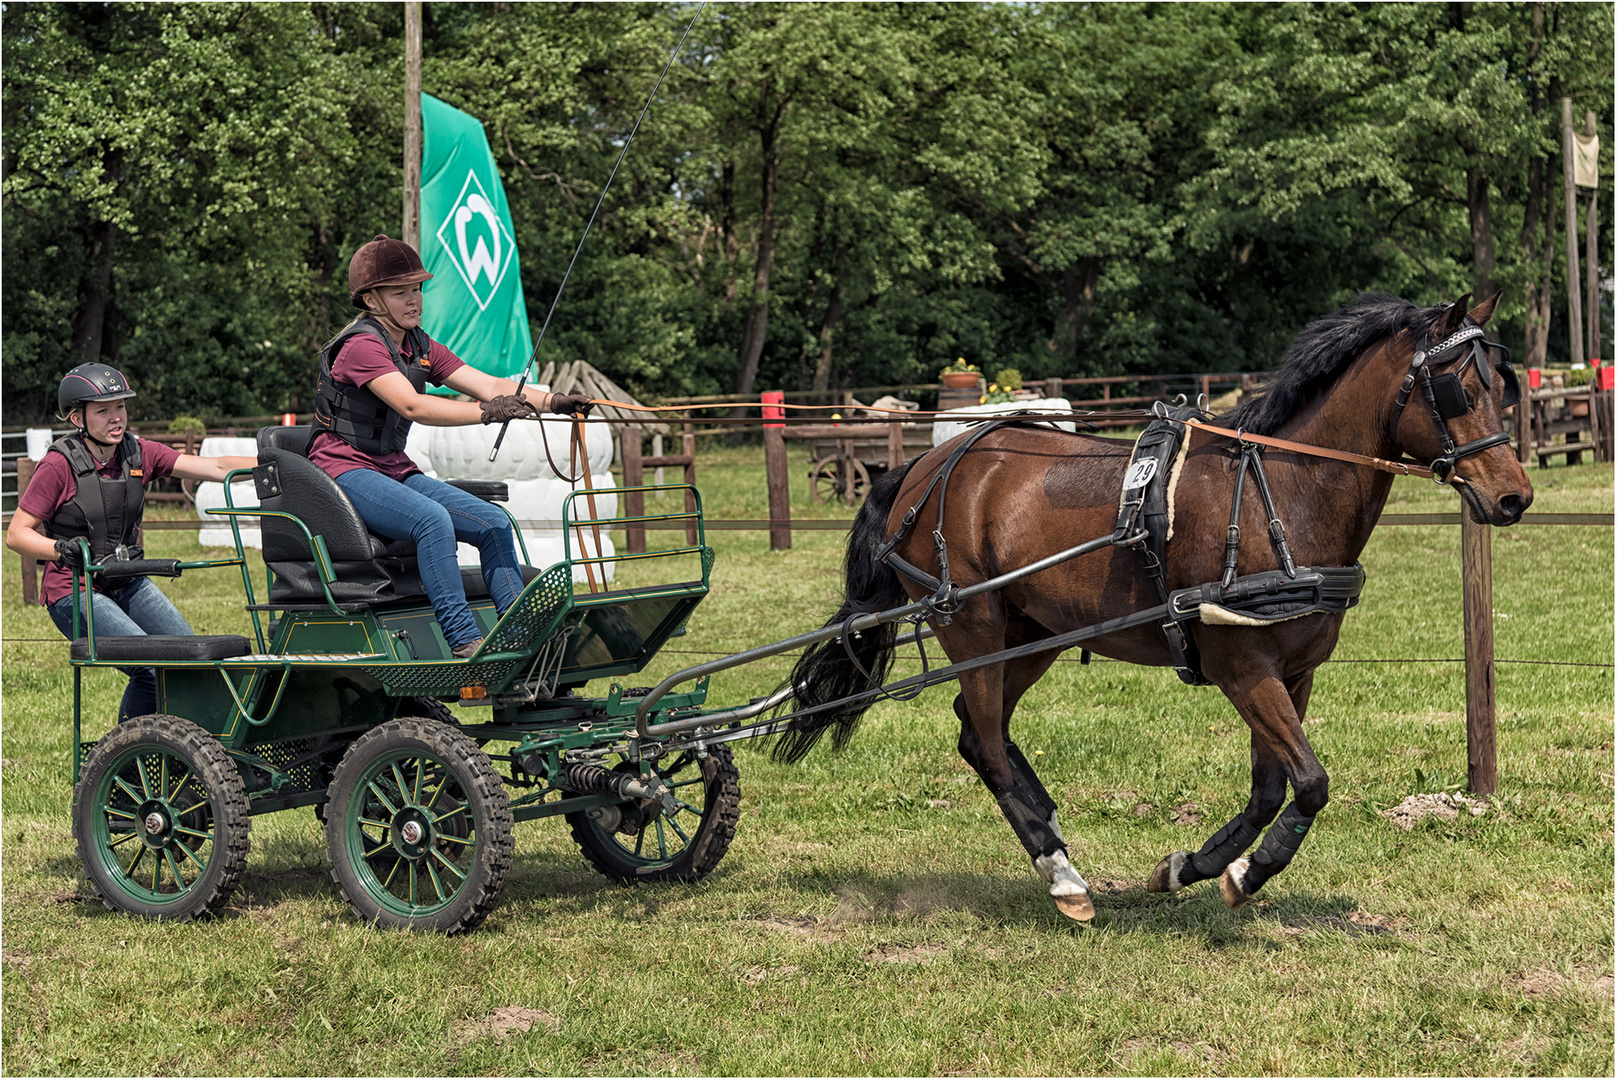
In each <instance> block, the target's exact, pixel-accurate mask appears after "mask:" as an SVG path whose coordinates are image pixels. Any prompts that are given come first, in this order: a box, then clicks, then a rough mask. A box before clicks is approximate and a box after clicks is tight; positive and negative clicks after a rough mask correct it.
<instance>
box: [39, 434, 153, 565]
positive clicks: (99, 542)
mask: <svg viewBox="0 0 1617 1080" xmlns="http://www.w3.org/2000/svg"><path fill="white" fill-rule="evenodd" d="M50 449H51V450H54V451H55V452H56V453H58V454H61V455H62V456H63V457H64V458H66V459H67V464H68V468H70V469H72V470H73V497H72V498H71V499H69V500H68V501H67V502H65V503H63V504H62V505H61V506H60V507H58V508H57V510H56V513H54V514H52V515H51V518H50V520H49V521H46V522H44V523H43V524H44V526H45V535H46V536H48V537H50V538H51V539H52V540H63V539H76V538H78V537H81V536H82V537H86V538H87V539H88V540H89V541H90V557H91V559H93V560H95V561H96V562H104V561H106V560H107V559H109V558H110V559H119V560H123V559H138V558H141V557H142V556H143V555H144V554H145V552H144V551H143V550H142V549H141V546H140V543H139V540H140V524H141V516H142V514H143V512H144V510H145V505H146V488H145V481H144V478H145V469H144V468H143V466H142V464H141V459H140V441H139V440H138V439H136V438H135V436H134V435H132V434H130V433H128V432H125V433H124V437H123V440H122V441H121V442H120V443H119V444H118V449H117V451H116V453H117V454H118V457H119V465H120V467H121V468H120V472H119V475H118V477H117V478H116V479H113V480H108V479H106V478H104V477H103V476H101V474H100V472H99V471H98V469H99V466H98V465H97V463H96V460H95V458H94V457H92V456H91V454H90V451H89V448H88V447H86V446H85V445H84V437H83V436H82V435H64V436H62V438H60V439H57V440H56V441H55V442H53V443H51V445H50ZM103 584H106V583H105V582H103Z"/></svg>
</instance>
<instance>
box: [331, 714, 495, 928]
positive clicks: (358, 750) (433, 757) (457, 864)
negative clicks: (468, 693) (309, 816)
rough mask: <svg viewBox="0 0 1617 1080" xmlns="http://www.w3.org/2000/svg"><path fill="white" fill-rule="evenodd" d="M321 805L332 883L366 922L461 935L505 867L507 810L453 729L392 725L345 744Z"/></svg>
mask: <svg viewBox="0 0 1617 1080" xmlns="http://www.w3.org/2000/svg"><path fill="white" fill-rule="evenodd" d="M329 796H330V797H329V799H328V801H327V803H326V819H327V820H326V844H327V847H328V848H329V849H330V851H331V863H332V872H331V876H332V878H333V879H334V880H335V881H336V882H337V884H338V885H339V886H340V887H341V888H342V894H343V896H344V897H345V898H346V899H347V900H348V902H349V903H350V904H352V905H353V908H354V910H355V911H356V912H358V913H359V916H360V917H361V918H362V919H364V920H365V921H367V922H374V923H377V924H378V925H381V926H386V927H394V928H400V929H406V930H436V931H441V932H442V933H446V934H455V933H459V932H460V931H462V930H470V929H471V928H472V927H474V926H476V925H477V924H478V923H480V922H482V921H483V919H484V918H485V917H486V916H487V915H488V913H489V912H490V911H491V910H492V909H493V907H494V905H495V903H496V902H497V901H498V900H499V896H500V889H501V888H502V887H503V886H504V884H505V875H506V872H507V871H508V870H509V869H510V868H511V853H512V849H513V846H514V845H513V841H512V838H511V805H510V802H509V800H508V799H507V798H506V794H505V789H504V787H502V786H501V784H500V777H499V774H498V773H496V772H495V771H494V766H493V765H492V764H491V763H490V762H489V759H488V755H486V754H484V753H483V751H482V750H480V749H479V748H478V746H477V744H476V743H474V742H473V741H472V740H471V739H470V738H468V737H467V736H466V735H464V734H462V733H461V732H460V731H459V730H457V729H455V728H451V727H447V726H445V725H444V724H442V723H439V722H438V721H435V720H426V719H422V718H419V717H401V718H399V719H397V720H392V721H389V722H388V723H386V724H383V725H381V726H380V727H377V728H373V729H372V730H371V731H369V732H367V733H366V734H365V735H363V736H361V737H360V738H359V739H357V740H356V741H355V742H354V745H353V746H352V747H351V748H350V749H349V751H348V753H347V754H345V755H344V756H343V759H342V761H341V762H340V763H339V764H338V765H337V771H336V773H335V775H334V776H333V777H332V780H331V788H330V790H329Z"/></svg>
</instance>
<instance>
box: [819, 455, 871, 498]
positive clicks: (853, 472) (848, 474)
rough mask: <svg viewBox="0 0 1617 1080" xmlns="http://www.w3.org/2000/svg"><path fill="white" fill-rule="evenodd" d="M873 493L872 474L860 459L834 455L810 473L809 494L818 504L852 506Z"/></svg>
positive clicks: (822, 459) (821, 461) (824, 459)
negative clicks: (835, 503) (832, 503)
mask: <svg viewBox="0 0 1617 1080" xmlns="http://www.w3.org/2000/svg"><path fill="white" fill-rule="evenodd" d="M869 490H870V471H869V470H868V469H866V468H865V463H864V462H862V461H860V460H859V459H858V458H853V457H847V458H845V457H841V456H838V455H835V454H833V455H831V456H830V457H823V458H821V459H820V460H819V461H816V462H815V463H814V467H813V468H811V469H810V470H809V494H810V495H811V496H813V498H814V501H815V502H841V503H843V504H844V505H847V506H853V505H854V504H855V503H857V502H858V501H859V500H860V499H862V498H864V497H865V492H867V491H869Z"/></svg>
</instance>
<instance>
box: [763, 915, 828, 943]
mask: <svg viewBox="0 0 1617 1080" xmlns="http://www.w3.org/2000/svg"><path fill="white" fill-rule="evenodd" d="M753 921H755V922H756V923H757V924H758V925H759V926H761V927H763V928H764V929H765V930H774V931H776V932H777V933H781V934H790V935H792V936H793V937H801V938H831V937H836V936H837V935H838V931H837V929H836V928H835V927H830V926H825V925H823V924H822V923H821V922H820V920H818V919H816V918H813V917H812V916H809V915H782V916H768V917H763V918H758V919H755V920H753Z"/></svg>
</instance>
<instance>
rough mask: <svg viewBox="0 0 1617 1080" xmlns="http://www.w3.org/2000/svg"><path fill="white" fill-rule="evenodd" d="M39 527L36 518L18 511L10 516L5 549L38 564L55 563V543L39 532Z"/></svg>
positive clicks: (25, 512)
mask: <svg viewBox="0 0 1617 1080" xmlns="http://www.w3.org/2000/svg"><path fill="white" fill-rule="evenodd" d="M39 526H40V521H39V519H38V518H36V517H35V516H34V515H32V514H30V513H29V512H28V511H26V510H18V511H17V512H16V513H15V514H12V515H11V525H10V526H9V527H8V528H7V529H6V547H8V548H10V549H11V550H12V551H15V552H17V553H18V554H19V555H27V556H28V557H29V558H32V559H38V560H39V561H40V562H55V561H56V559H57V554H56V541H55V540H52V539H51V538H50V537H48V536H46V535H45V534H44V533H42V532H40V531H39Z"/></svg>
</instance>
